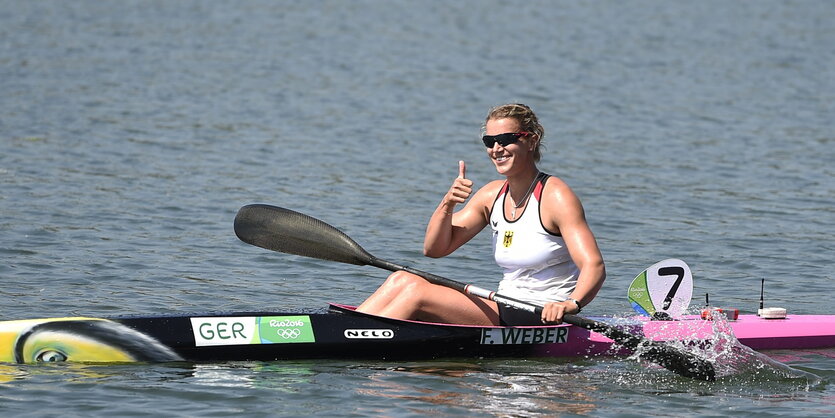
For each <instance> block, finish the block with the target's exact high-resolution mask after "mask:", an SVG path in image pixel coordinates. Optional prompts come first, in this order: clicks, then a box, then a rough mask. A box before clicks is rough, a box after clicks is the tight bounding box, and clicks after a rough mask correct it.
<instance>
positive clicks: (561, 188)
mask: <svg viewBox="0 0 835 418" xmlns="http://www.w3.org/2000/svg"><path fill="white" fill-rule="evenodd" d="M543 194H544V195H545V196H546V197H550V198H555V199H557V200H562V199H566V198H571V199H576V198H577V196H576V195H575V194H574V191H573V190H571V187H569V186H568V183H566V182H564V181H563V180H562V179H561V178H559V177H557V176H549V177H548V179H547V180H545V188H544V189H543Z"/></svg>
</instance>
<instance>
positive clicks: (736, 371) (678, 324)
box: [629, 312, 827, 391]
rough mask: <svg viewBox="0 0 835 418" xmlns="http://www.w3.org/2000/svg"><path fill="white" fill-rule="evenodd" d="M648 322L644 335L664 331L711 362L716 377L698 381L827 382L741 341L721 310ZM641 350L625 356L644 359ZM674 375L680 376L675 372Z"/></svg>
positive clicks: (808, 385)
mask: <svg viewBox="0 0 835 418" xmlns="http://www.w3.org/2000/svg"><path fill="white" fill-rule="evenodd" d="M651 324H652V327H651V328H650V327H647V326H646V325H645V327H644V330H645V332H647V333H648V335H649V334H652V335H658V336H665V335H666V336H667V337H666V338H664V339H665V340H666V343H667V344H669V345H670V346H672V347H674V348H676V349H678V350H681V351H683V352H686V353H689V354H693V355H695V356H698V357H701V358H703V359H706V360H708V361H710V362H711V363H712V364H713V366H714V369H715V371H716V379H717V381H716V382H715V383H708V382H700V385H702V384H704V385H705V387H713V386H715V385H720V386H721V387H732V386H739V385H746V386H749V387H750V389H754V387H759V388H760V389H766V388H767V387H771V386H775V387H777V386H780V387H782V388H783V389H786V388H787V387H794V388H795V390H806V391H808V390H814V389H816V388H820V387H822V386H825V385H826V384H827V382H826V380H825V379H823V378H821V377H820V376H817V375H815V374H813V373H809V372H806V371H803V370H798V369H796V368H793V367H791V366H789V365H787V364H784V363H781V362H780V361H777V360H775V359H773V358H771V357H769V356H767V355H766V354H763V353H760V352H757V351H755V350H753V349H751V348H750V347H748V346H746V345H744V344H742V343H741V342H740V341H739V340H738V339H737V338H736V336H735V334H734V331H733V327H732V325H731V321H730V320H729V319H728V318H727V317H726V316H725V315H724V314H721V313H717V312H713V315H712V320H708V321H698V320H696V321H670V322H660V321H659V322H655V321H653V322H652V323H651ZM644 354H646V349H645V348H643V347H639V348H638V350H636V351H635V352H634V353H633V354H632V355H631V356H630V357H629V358H630V359H634V360H638V361H641V362H642V363H645V362H644V361H643V360H642V356H643V355H644ZM644 370H646V372H647V373H651V374H652V375H649V376H645V377H647V378H649V380H656V379H657V375H658V374H656V373H655V371H658V370H663V369H661V368H660V367H650V368H647V369H644ZM653 376H654V377H653ZM675 378H676V379H678V380H681V378H679V377H678V376H676V377H675ZM751 386H753V387H751Z"/></svg>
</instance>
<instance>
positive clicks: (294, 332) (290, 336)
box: [276, 328, 302, 340]
mask: <svg viewBox="0 0 835 418" xmlns="http://www.w3.org/2000/svg"><path fill="white" fill-rule="evenodd" d="M276 333H277V334H278V336H279V337H281V338H284V339H285V340H295V339H296V338H299V336H300V335H301V334H302V332H301V331H300V330H298V329H297V328H291V329H280V330H278V331H276Z"/></svg>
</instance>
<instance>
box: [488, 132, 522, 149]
mask: <svg viewBox="0 0 835 418" xmlns="http://www.w3.org/2000/svg"><path fill="white" fill-rule="evenodd" d="M528 135H530V132H508V133H505V134H498V135H484V136H482V137H481V140H482V141H484V146H485V147H487V148H493V146H494V145H495V144H496V143H497V142H498V143H499V145H501V146H502V147H506V146H508V145H510V144H515V143H517V142H519V137H520V136H528Z"/></svg>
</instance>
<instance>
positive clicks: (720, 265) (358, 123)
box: [0, 0, 835, 416]
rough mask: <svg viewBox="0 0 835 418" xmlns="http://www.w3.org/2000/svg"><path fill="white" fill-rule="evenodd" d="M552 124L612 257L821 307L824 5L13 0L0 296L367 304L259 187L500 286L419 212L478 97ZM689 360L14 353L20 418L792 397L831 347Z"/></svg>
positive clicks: (407, 259)
mask: <svg viewBox="0 0 835 418" xmlns="http://www.w3.org/2000/svg"><path fill="white" fill-rule="evenodd" d="M506 102H523V103H526V104H529V105H530V106H532V107H533V109H534V110H535V111H536V112H537V114H538V115H539V117H540V120H541V121H542V123H543V124H544V126H545V129H546V136H545V144H546V147H547V148H546V150H545V153H544V156H543V161H542V163H541V164H540V168H541V169H542V170H544V171H546V172H549V173H552V174H555V175H558V176H560V177H561V178H563V179H564V180H565V181H566V182H568V184H570V185H571V186H572V187H573V188H574V189H575V191H576V192H577V194H578V195H579V196H580V197H581V199H582V200H583V204H584V206H585V209H586V215H587V218H588V220H589V223H590V225H591V227H592V229H593V231H594V232H595V235H596V236H597V238H598V241H599V244H600V246H601V248H602V251H603V253H604V257H605V259H606V263H607V270H608V279H607V282H606V285H605V287H604V289H603V290H602V291H601V293H600V295H599V296H598V297H597V298H596V299H595V301H594V303H593V304H592V305H591V306H589V307H588V308H587V309H585V310H584V313H588V314H590V315H598V314H617V315H621V314H628V313H629V312H630V310H631V309H630V306H629V303H628V302H627V300H626V289H627V287H628V286H629V283H630V281H631V280H632V278H634V277H635V275H637V274H638V273H639V272H640V271H642V270H643V269H645V268H646V267H647V266H649V265H651V264H653V263H655V262H656V261H658V260H661V259H665V258H681V259H683V260H685V261H687V262H688V264H689V265H690V267H691V269H692V270H693V276H694V280H695V286H694V302H693V306H696V305H701V304H702V303H703V302H702V301H703V299H704V294H705V293H709V294H710V300H711V304H713V305H717V306H726V307H736V308H739V309H740V310H741V311H743V312H744V313H751V312H755V311H756V308H757V305H758V299H759V287H760V280H761V279H765V283H766V304H767V305H768V306H782V307H786V308H788V309H789V311H790V312H791V313H803V314H824V313H828V314H831V313H833V308H832V303H831V296H832V292H833V284H832V283H833V282H832V279H833V275H832V256H833V254H835V244H833V239H832V237H833V235H834V234H835V180H833V179H835V168H833V167H835V166H833V164H832V161H835V3H832V2H829V1H824V0H820V1H758V2H730V3H728V2H724V1H703V2H683V1H682V2H679V1H671V2H660V1H635V2H626V3H624V2H618V1H599V2H569V1H528V2H519V3H518V4H508V2H500V1H475V0H465V1H456V2H442V1H421V2H407V1H351V2H345V1H306V2H287V1H246V2H236V1H177V2H167V1H92V0H79V1H73V2H63V1H27V2H18V1H9V0H0V260H1V261H0V279H2V282H3V286H2V289H0V318H3V319H23V318H34V317H51V316H71V315H85V316H112V315H122V314H158V313H178V312H179V313H183V312H208V311H229V310H242V311H246V310H253V309H258V310H260V309H273V308H275V309H278V308H281V309H297V308H298V309H301V308H311V307H322V306H325V304H326V303H327V302H341V303H349V304H356V303H360V302H361V301H362V300H363V299H364V298H365V297H366V296H367V295H368V294H369V293H371V292H372V291H373V290H374V289H375V288H376V287H377V286H378V285H379V284H380V283H381V282H382V280H383V279H384V278H385V276H386V272H384V271H382V270H378V269H374V268H371V267H355V266H345V265H340V264H336V263H328V262H322V261H317V260H311V259H303V258H299V257H293V256H288V255H284V254H278V253H272V252H269V251H266V250H263V249H260V248H256V247H253V246H249V245H246V244H244V243H242V242H240V241H239V240H238V239H237V238H236V237H235V235H234V232H233V230H232V220H233V218H234V216H235V213H236V212H237V210H238V209H239V208H240V207H241V206H243V205H245V204H249V203H269V204H273V205H277V206H282V207H286V208H290V209H294V210H297V211H300V212H303V213H307V214H310V215H312V216H314V217H317V218H319V219H322V220H325V221H326V222H328V223H330V224H332V225H334V226H337V227H339V228H340V229H342V230H343V231H345V232H346V233H347V234H348V235H350V236H351V237H353V238H354V239H355V240H357V241H358V242H359V243H360V244H361V245H363V247H365V248H366V249H368V250H369V251H370V252H372V253H373V254H375V255H377V256H379V257H381V258H384V259H388V260H391V261H394V262H398V263H403V264H410V265H414V266H415V267H417V268H420V269H422V270H426V271H430V272H433V273H436V274H440V275H445V276H448V277H451V278H454V279H457V280H462V281H467V282H471V283H475V284H477V285H479V286H482V287H486V288H495V286H496V285H497V283H498V277H499V271H498V268H497V267H496V266H495V265H494V264H493V262H492V259H491V256H490V245H489V235H487V234H482V235H480V236H479V237H477V238H476V239H474V240H473V242H471V243H470V244H468V245H467V246H465V247H463V248H461V249H460V250H459V251H458V252H456V253H455V254H453V255H452V256H450V257H447V258H444V259H439V260H435V259H427V258H424V257H423V256H422V254H421V249H422V240H423V231H424V228H425V223H426V221H427V219H428V217H429V215H430V214H431V213H432V211H433V209H434V208H435V207H436V205H437V203H438V202H439V201H440V198H441V197H442V195H443V194H444V193H445V191H446V190H447V188H448V187H449V185H450V184H451V182H452V180H453V179H454V177H455V176H456V175H457V161H458V160H465V161H467V163H468V176H469V177H470V178H472V179H473V180H474V181H475V183H476V185H483V184H485V183H486V182H488V181H490V180H492V179H494V178H496V177H497V174H496V173H495V170H494V169H493V167H492V164H491V163H490V161H489V160H488V159H487V158H486V156H485V154H484V150H483V146H481V145H480V141H479V140H478V136H479V133H480V125H481V122H482V120H483V117H484V115H485V114H486V112H487V109H488V108H490V107H491V106H494V105H497V104H501V103H506ZM768 355H769V357H770V358H772V359H774V360H778V361H781V362H783V363H784V364H786V365H788V366H790V367H791V368H792V369H787V370H783V369H777V368H774V367H777V366H774V367H765V368H763V369H759V370H754V371H751V372H747V373H743V374H742V375H739V376H731V377H727V378H723V379H720V380H719V381H718V382H715V383H710V384H708V383H698V382H693V381H688V380H686V379H682V378H679V377H677V376H675V375H672V374H671V373H669V372H666V371H664V370H663V369H656V368H646V367H645V366H646V365H645V364H642V363H639V362H636V361H634V360H623V359H611V358H609V359H584V360H523V359H498V360H486V359H448V360H444V361H427V362H368V361H351V360H340V359H334V360H332V361H295V362H268V363H262V362H240V363H220V364H194V365H183V364H176V365H172V364H162V365H117V366H101V365H79V364H57V365H46V366H15V365H0V382H2V383H0V411H2V412H4V413H6V414H16V415H36V416H37V415H58V414H62V415H63V414H69V415H120V416H122V415H168V416H177V415H181V416H226V415H230V414H236V415H254V416H257V415H308V414H317V415H382V416H420V415H427V414H440V415H456V414H461V415H472V414H483V415H497V416H537V415H591V416H630V415H631V416H645V415H664V416H668V415H684V416H725V415H729V414H735V415H757V416H777V415H785V414H792V415H796V416H814V415H827V416H828V415H831V414H832V413H833V411H835V389H833V386H832V383H833V380H835V351H832V350H810V351H800V352H799V351H792V352H771V353H768Z"/></svg>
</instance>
